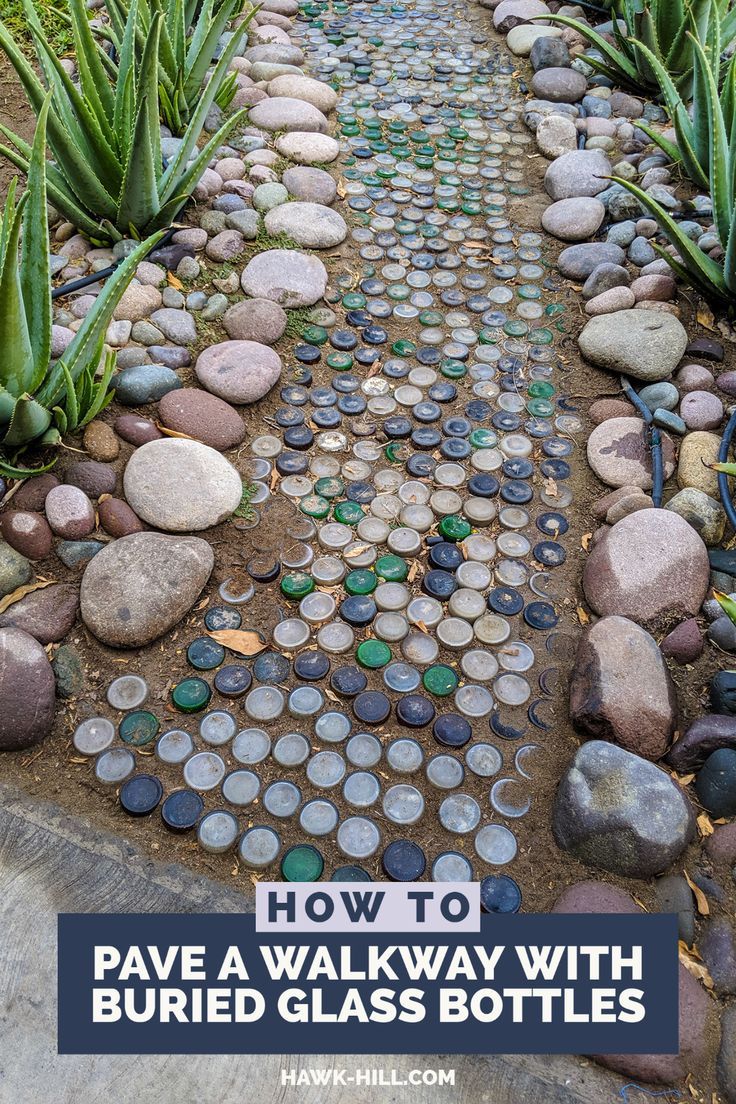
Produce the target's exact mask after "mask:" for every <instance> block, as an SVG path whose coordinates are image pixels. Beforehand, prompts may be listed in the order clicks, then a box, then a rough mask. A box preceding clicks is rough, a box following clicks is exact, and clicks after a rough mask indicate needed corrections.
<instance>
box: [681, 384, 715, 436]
mask: <svg viewBox="0 0 736 1104" xmlns="http://www.w3.org/2000/svg"><path fill="white" fill-rule="evenodd" d="M680 417H681V418H682V420H683V421H684V423H685V425H686V426H687V428H688V429H695V430H710V429H718V427H719V426H720V424H721V422H722V421H723V403H722V402H721V400H720V399H719V398H718V396H717V395H714V394H712V393H711V392H710V391H689V392H688V394H687V395H685V396H684V397H683V399H682V402H681V403H680Z"/></svg>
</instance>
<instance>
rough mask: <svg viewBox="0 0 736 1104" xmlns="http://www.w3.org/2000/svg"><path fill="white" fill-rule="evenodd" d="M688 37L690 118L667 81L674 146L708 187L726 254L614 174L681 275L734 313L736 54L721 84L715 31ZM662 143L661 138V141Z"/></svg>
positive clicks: (685, 164) (718, 44)
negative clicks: (713, 251)
mask: <svg viewBox="0 0 736 1104" xmlns="http://www.w3.org/2000/svg"><path fill="white" fill-rule="evenodd" d="M690 38H691V40H692V45H693V56H694V58H695V63H694V85H695V89H696V93H695V98H694V100H693V109H692V119H691V118H690V116H689V114H688V111H687V108H686V107H685V105H684V103H683V101H682V100H681V98H680V97H679V96H678V94H677V92H676V91H675V90H674V88H673V87H672V86H671V85H668V84H665V94H666V96H667V98H668V104H670V100H671V105H670V110H671V111H672V116H673V122H674V125H675V130H676V132H677V135H678V145H677V146H676V147H673V150H672V152H673V154H674V155H676V156H677V155H678V154H679V155H680V156H681V157H682V162H683V166H684V167H685V169H686V170H687V172H688V173H689V174H690V175H691V176H692V177H693V179H695V181H696V183H700V184H701V185H702V186H704V187H706V188H709V189H710V192H711V196H712V200H713V220H714V223H715V227H716V231H717V233H718V238H719V240H720V243H721V246H722V249H723V256H722V259H721V260H720V261H717V260H715V259H714V258H713V257H710V256H708V254H707V253H704V252H703V250H702V249H701V248H700V247H699V246H698V244H697V243H696V242H694V241H692V239H691V238H689V237H688V236H687V234H685V232H684V231H683V230H682V228H681V227H680V226H679V225H678V223H677V222H676V220H675V219H674V218H673V217H672V215H671V214H670V213H669V212H668V211H666V210H665V208H664V207H663V206H662V205H661V204H660V203H658V202H657V200H656V199H653V198H652V197H651V196H650V195H649V193H648V192H645V191H644V190H643V189H642V188H640V187H639V186H638V185H636V184H633V183H632V182H631V181H628V180H621V179H618V178H615V180H616V183H617V184H621V185H622V186H623V187H624V188H626V189H627V190H628V191H630V192H631V193H632V194H633V195H635V196H636V198H637V199H638V200H639V202H640V203H642V204H643V205H644V206H645V207H647V208H648V210H649V211H651V213H652V214H653V215H654V217H655V218H656V220H657V222H658V223H659V225H660V227H661V228H662V230H663V232H664V234H665V236H666V237H667V239H668V240H669V242H670V243H671V244H672V245H673V246H674V247H675V249H676V250H677V253H678V254H679V259H678V258H676V257H673V256H671V254H669V253H668V252H667V251H666V250H663V249H661V248H660V247H658V248H659V251H660V253H661V254H662V256H663V257H664V258H665V259H666V260H667V261H668V262H669V264H670V265H671V266H672V268H673V269H674V270H675V272H676V273H677V275H678V276H681V277H682V278H683V279H684V280H685V281H686V282H687V283H689V284H691V285H692V286H693V287H694V288H695V289H696V290H697V291H698V292H700V294H701V295H702V296H703V298H704V299H707V300H708V301H710V302H712V303H715V304H716V305H718V306H719V307H721V308H725V309H726V310H727V311H728V313H729V314H731V315H733V314H734V313H736V55H734V57H732V59H731V61H730V62H729V64H728V67H727V71H726V75H725V80H724V83H723V87H722V88H721V87H719V84H718V73H717V63H716V59H717V58H718V57H719V56H720V42H719V39H718V35H717V33H716V34H713V32H711V40H710V42H708V43H706V44H705V45H703V44H702V43H701V42H699V41H698V39H697V38H696V37H695V35H692V34H691V35H690ZM675 97H676V99H675ZM663 144H664V143H663V142H661V141H660V145H663ZM665 148H666V146H665Z"/></svg>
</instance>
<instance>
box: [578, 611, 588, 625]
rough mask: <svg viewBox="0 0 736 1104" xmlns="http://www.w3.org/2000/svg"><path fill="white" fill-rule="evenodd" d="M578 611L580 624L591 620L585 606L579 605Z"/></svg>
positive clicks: (585, 623)
mask: <svg viewBox="0 0 736 1104" xmlns="http://www.w3.org/2000/svg"><path fill="white" fill-rule="evenodd" d="M576 612H577V615H578V621H579V622H580V624H581V625H587V624H588V623H589V621H590V618H589V617H588V615H587V613H586V612H585V610H584V609H583V607H582V606H578V607H577V610H576Z"/></svg>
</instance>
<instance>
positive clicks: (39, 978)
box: [0, 786, 621, 1104]
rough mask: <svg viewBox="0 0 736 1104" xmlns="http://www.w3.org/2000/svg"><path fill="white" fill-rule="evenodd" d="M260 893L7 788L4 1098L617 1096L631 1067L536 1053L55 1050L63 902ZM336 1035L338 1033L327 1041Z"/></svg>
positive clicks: (99, 1103) (183, 905) (416, 1102)
mask: <svg viewBox="0 0 736 1104" xmlns="http://www.w3.org/2000/svg"><path fill="white" fill-rule="evenodd" d="M251 905H252V902H251V901H249V900H248V899H247V898H246V897H244V896H242V895H241V894H239V893H236V892H234V891H232V890H230V889H229V888H228V887H227V886H224V885H219V884H218V883H215V882H212V881H208V880H206V879H203V878H201V877H198V876H196V875H194V874H193V873H192V872H191V871H189V870H187V869H186V868H184V867H182V866H173V865H167V864H164V863H156V862H151V861H150V860H149V859H147V858H146V857H144V856H143V855H142V854H141V853H140V852H139V851H137V850H136V849H135V848H134V847H132V846H131V845H130V844H129V843H127V842H126V841H125V840H124V839H122V838H120V837H117V836H112V835H107V834H104V833H101V832H99V831H97V830H95V829H93V828H91V827H90V826H89V824H87V823H86V822H85V821H82V820H80V819H78V818H75V817H73V816H70V815H68V814H67V813H65V812H63V811H62V810H61V809H59V808H58V807H56V806H52V805H41V804H39V803H38V802H35V801H32V800H31V799H29V798H27V797H26V796H25V795H23V794H22V793H20V792H19V791H18V790H15V789H11V788H9V787H7V786H0V916H1V923H2V927H1V929H0V930H1V931H2V944H1V948H2V949H1V950H0V1104H10V1102H11V1101H12V1102H13V1104H103V1102H104V1104H109V1102H110V1101H111V1100H114V1101H115V1102H116V1104H189V1102H194V1101H196V1102H198V1104H199V1102H202V1104H209V1102H212V1101H217V1102H218V1104H231V1102H232V1104H235V1102H237V1104H256V1102H257V1104H291V1102H293V1104H297V1101H298V1104H369V1102H371V1104H376V1102H379V1104H389V1102H390V1104H393V1102H394V1101H398V1100H399V1099H400V1098H401V1099H404V1100H405V1099H410V1100H411V1101H412V1104H447V1102H448V1101H449V1100H452V1101H453V1102H458V1104H481V1102H482V1104H519V1102H521V1101H524V1104H583V1102H585V1104H612V1102H613V1101H615V1100H616V1099H617V1097H618V1088H619V1085H620V1083H621V1079H620V1078H617V1077H615V1076H614V1075H612V1074H609V1073H607V1072H606V1071H604V1070H601V1069H598V1068H597V1067H596V1066H593V1065H591V1064H589V1063H586V1062H585V1061H584V1060H583V1059H579V1058H575V1057H568V1056H560V1057H554V1056H553V1057H549V1056H543V1057H536V1056H507V1055H502V1056H490V1057H484V1056H470V1057H462V1056H458V1057H454V1056H452V1055H445V1056H442V1055H439V1056H437V1057H436V1058H435V1057H433V1056H432V1057H430V1056H427V1055H419V1056H405V1055H400V1056H385V1055H383V1056H376V1057H368V1056H365V1055H358V1056H355V1057H349V1056H338V1057H333V1056H331V1055H329V1054H326V1055H315V1056H296V1057H295V1056H290V1055H286V1054H283V1055H266V1056H262V1055H233V1056H215V1057H211V1056H198V1055H192V1056H187V1057H182V1056H181V1055H173V1056H142V1057H136V1056H127V1055H122V1056H121V1055H114V1056H94V1055H91V1056H84V1055H75V1056H71V1055H64V1056H61V1055H58V1054H57V1053H56V917H57V914H58V913H59V912H172V913H175V912H241V911H248V910H249V908H250V906H251ZM325 1041H326V1042H327V1041H328V1037H327V1033H326V1039H325ZM392 1068H395V1069H396V1070H398V1071H400V1073H406V1072H408V1071H409V1070H413V1069H418V1070H425V1069H438V1068H442V1069H455V1071H456V1084H455V1087H454V1088H448V1087H446V1086H443V1087H440V1086H423V1087H417V1088H414V1089H395V1088H394V1089H392V1088H381V1087H379V1088H374V1087H360V1088H358V1087H354V1086H347V1087H345V1086H341V1085H339V1084H337V1085H330V1086H328V1087H326V1088H325V1087H318V1088H302V1087H290V1086H289V1085H286V1086H284V1085H282V1076H281V1073H282V1070H286V1071H292V1070H294V1071H299V1070H302V1069H307V1070H309V1069H318V1070H333V1069H334V1070H347V1071H348V1072H349V1073H350V1074H352V1073H353V1072H354V1071H356V1070H364V1069H382V1070H385V1071H390V1070H391V1069H392Z"/></svg>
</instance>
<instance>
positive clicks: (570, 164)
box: [544, 150, 611, 200]
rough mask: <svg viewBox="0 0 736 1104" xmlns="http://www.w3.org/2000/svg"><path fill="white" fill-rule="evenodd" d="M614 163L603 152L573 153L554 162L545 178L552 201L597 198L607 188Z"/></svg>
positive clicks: (585, 151) (566, 154)
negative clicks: (586, 197) (583, 197)
mask: <svg viewBox="0 0 736 1104" xmlns="http://www.w3.org/2000/svg"><path fill="white" fill-rule="evenodd" d="M610 175H611V163H610V161H609V160H608V158H607V157H606V155H605V154H604V153H601V151H600V150H572V151H570V152H569V153H563V154H562V156H561V157H558V158H557V160H555V161H553V162H552V164H551V165H550V166H549V168H548V169H547V171H546V173H545V175H544V186H545V188H546V190H547V194H548V195H549V196H550V197H551V198H552V199H555V200H557V199H571V198H572V197H574V196H596V195H598V193H599V192H603V191H605V189H606V188H607V187H608V180H607V179H606V178H607V177H610Z"/></svg>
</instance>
